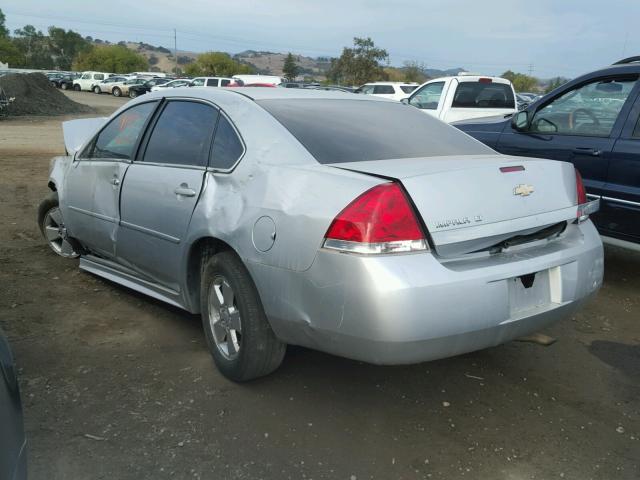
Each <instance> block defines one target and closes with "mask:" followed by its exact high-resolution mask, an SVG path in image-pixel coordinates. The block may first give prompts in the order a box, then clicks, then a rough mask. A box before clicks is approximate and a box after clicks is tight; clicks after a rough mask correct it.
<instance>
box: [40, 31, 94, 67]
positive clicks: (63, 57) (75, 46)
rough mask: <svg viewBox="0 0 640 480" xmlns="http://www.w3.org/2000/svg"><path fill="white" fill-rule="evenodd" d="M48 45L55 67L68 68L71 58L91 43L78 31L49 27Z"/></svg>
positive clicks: (89, 46) (85, 49)
mask: <svg viewBox="0 0 640 480" xmlns="http://www.w3.org/2000/svg"><path fill="white" fill-rule="evenodd" d="M49 46H50V50H51V55H52V56H53V57H54V59H55V60H54V61H55V64H56V67H57V68H58V69H60V70H70V69H71V64H72V62H73V59H74V58H75V57H76V56H77V55H78V54H79V53H80V52H84V51H87V50H89V49H90V48H91V44H90V43H89V42H88V41H87V40H85V39H84V38H82V35H80V34H79V33H76V32H74V31H73V30H65V29H64V28H58V27H49Z"/></svg>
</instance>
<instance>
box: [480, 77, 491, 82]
mask: <svg viewBox="0 0 640 480" xmlns="http://www.w3.org/2000/svg"><path fill="white" fill-rule="evenodd" d="M492 82H493V79H491V78H479V79H478V83H492Z"/></svg>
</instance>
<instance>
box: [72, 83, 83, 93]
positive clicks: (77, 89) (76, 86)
mask: <svg viewBox="0 0 640 480" xmlns="http://www.w3.org/2000/svg"><path fill="white" fill-rule="evenodd" d="M73 89H74V90H75V91H76V92H79V91H80V90H82V89H81V88H80V85H78V84H77V83H76V84H75V85H74V86H73Z"/></svg>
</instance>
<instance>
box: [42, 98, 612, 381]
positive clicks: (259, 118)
mask: <svg viewBox="0 0 640 480" xmlns="http://www.w3.org/2000/svg"><path fill="white" fill-rule="evenodd" d="M64 131H65V143H66V145H67V151H68V155H67V156H63V157H58V158H55V159H54V160H53V162H52V170H51V174H50V178H49V187H50V188H51V190H52V193H51V196H50V197H49V198H48V199H46V200H45V201H44V202H43V203H42V205H41V206H40V210H39V223H40V227H41V229H42V232H43V234H44V236H45V238H46V239H47V241H48V242H49V245H50V246H51V248H52V249H53V250H54V251H55V252H56V253H58V254H60V255H63V256H67V257H76V256H80V268H81V269H83V270H86V271H88V272H92V273H94V274H96V275H99V276H102V277H104V278H107V279H109V280H112V281H114V282H117V283H120V284H123V285H126V286H128V287H130V288H132V289H135V290H137V291H140V292H143V293H146V294H148V295H150V296H152V297H155V298H158V299H161V300H164V301H166V302H167V303H170V304H172V305H176V306H179V307H181V308H184V309H186V310H188V311H190V312H193V313H196V312H200V313H201V314H202V320H203V326H204V331H205V334H206V338H207V341H208V345H209V347H210V350H211V353H212V355H213V358H214V360H215V363H216V365H217V366H218V368H219V369H220V371H221V372H222V373H223V374H224V375H226V376H227V377H229V378H231V379H233V380H237V381H240V380H248V379H251V378H255V377H258V376H261V375H265V374H268V373H270V372H272V371H273V370H274V369H276V368H277V367H278V365H279V364H280V363H281V361H282V359H283V356H284V353H285V345H286V344H287V343H291V344H296V345H303V346H307V347H311V348H315V349H319V350H323V351H326V352H330V353H333V354H337V355H342V356H345V357H349V358H353V359H358V360H363V361H367V362H373V363H378V364H404V363H414V362H421V361H425V360H431V359H436V358H442V357H447V356H451V355H457V354H460V353H464V352H469V351H472V350H477V349H481V348H485V347H489V346H493V345H497V344H500V343H503V342H506V341H508V340H510V339H513V338H515V337H518V336H521V335H524V334H527V333H529V332H532V331H534V330H537V329H540V328H542V327H544V326H546V325H548V324H549V323H551V322H554V321H556V320H559V319H561V318H563V317H566V316H567V315H569V314H571V313H572V312H574V311H575V310H576V308H578V307H579V306H580V305H581V304H582V303H583V301H584V300H585V299H586V298H587V297H588V296H589V295H590V294H592V293H594V292H595V291H596V290H598V288H599V287H600V285H601V282H602V273H603V256H602V244H601V242H600V238H599V236H598V234H597V232H596V230H595V228H594V227H593V225H592V223H591V221H590V220H589V219H588V214H589V213H590V212H592V211H594V209H595V208H596V206H597V204H593V203H587V200H586V197H585V193H584V187H583V185H582V182H581V180H580V177H579V175H578V174H577V172H576V171H575V170H574V167H573V166H572V165H571V164H569V163H564V162H556V161H547V160H540V159H524V158H519V157H509V156H504V155H500V154H497V153H496V152H494V151H493V150H491V149H489V148H488V147H486V146H484V145H482V144H481V143H479V142H477V141H476V140H474V139H472V138H471V137H469V136H467V135H465V134H464V133H461V132H460V131H458V130H457V129H455V128H453V127H450V126H448V125H446V124H444V123H442V122H440V121H439V120H437V119H434V118H432V117H430V116H428V115H424V114H422V113H421V112H419V111H418V110H416V109H414V108H411V107H408V106H406V105H402V104H401V103H397V102H393V101H389V100H384V99H377V98H375V97H372V96H368V95H362V96H354V95H351V94H346V93H340V92H325V91H319V90H307V89H284V88H282V89H276V88H255V89H251V90H250V91H249V90H245V89H237V90H233V89H214V88H212V89H188V88H177V89H165V90H164V91H162V92H155V93H151V94H149V95H145V96H144V97H141V98H139V99H136V100H133V101H130V102H129V103H127V104H126V105H124V106H123V107H122V108H120V110H118V111H117V112H115V113H114V114H113V115H112V116H111V117H110V118H109V119H108V120H106V121H105V120H104V119H94V120H76V121H72V122H66V123H65V124H64Z"/></svg>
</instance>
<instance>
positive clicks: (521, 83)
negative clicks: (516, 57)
mask: <svg viewBox="0 0 640 480" xmlns="http://www.w3.org/2000/svg"><path fill="white" fill-rule="evenodd" d="M500 76H501V77H503V78H506V79H507V80H509V81H510V82H511V83H513V88H515V90H516V92H530V91H532V90H537V89H538V84H539V81H538V79H537V78H535V77H531V76H529V75H525V74H524V73H516V72H512V71H511V70H507V71H506V72H504V73H503V74H502V75H500Z"/></svg>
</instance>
